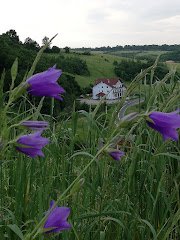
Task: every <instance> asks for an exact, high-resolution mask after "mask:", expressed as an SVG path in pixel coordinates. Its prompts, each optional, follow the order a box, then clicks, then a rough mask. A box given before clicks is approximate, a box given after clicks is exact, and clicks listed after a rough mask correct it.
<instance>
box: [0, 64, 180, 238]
mask: <svg viewBox="0 0 180 240" xmlns="http://www.w3.org/2000/svg"><path fill="white" fill-rule="evenodd" d="M155 65H156V63H155V64H154V65H153V66H152V67H151V68H149V69H147V70H145V71H144V72H142V73H140V74H139V75H138V76H137V77H136V79H135V80H134V82H133V83H132V84H131V85H130V86H129V88H128V89H127V95H128V96H130V95H133V93H134V92H137V90H138V91H139V92H140V95H141V96H140V97H141V98H144V99H145V101H144V103H143V104H139V106H138V107H137V109H138V112H139V115H138V117H137V118H136V119H133V120H132V121H125V122H122V121H120V120H118V119H117V112H118V111H119V110H120V109H121V107H122V106H123V104H124V101H125V97H124V98H123V99H122V100H121V101H120V102H119V104H118V105H117V106H116V107H115V110H114V112H113V114H111V115H108V113H107V114H106V113H104V112H100V106H97V107H96V109H95V110H94V111H91V110H90V111H89V112H85V111H80V112H77V111H76V107H75V105H74V108H73V111H72V113H71V116H69V117H68V119H67V120H66V121H64V120H63V121H62V122H61V121H59V122H55V121H54V119H53V116H52V115H49V116H47V115H46V116H44V115H42V114H40V109H41V106H42V104H43V100H42V101H41V102H40V103H39V106H34V105H32V106H31V108H30V109H29V108H27V105H28V104H29V103H28V99H27V98H26V97H24V98H22V99H19V100H18V101H17V102H16V103H15V104H14V105H13V106H11V108H10V112H11V118H9V119H8V122H10V123H11V124H10V125H13V124H16V123H17V122H20V121H21V120H23V119H25V118H27V117H28V116H35V118H38V119H40V120H43V119H46V120H48V121H49V122H50V125H51V127H50V129H49V130H48V132H47V136H48V137H49V138H50V140H51V144H50V145H48V146H47V148H46V150H45V158H36V159H30V158H28V157H26V156H24V155H22V154H20V153H17V152H16V150H15V148H12V147H11V148H8V150H7V151H6V152H5V155H4V157H3V158H2V159H1V210H0V215H1V220H0V239H2V240H3V239H12V240H16V239H24V236H25V235H26V234H27V233H28V232H31V231H32V230H33V229H34V228H35V226H37V224H38V222H40V221H41V219H42V218H43V217H44V215H45V212H46V211H47V209H48V207H49V202H50V200H51V199H55V200H56V199H58V198H59V196H60V195H61V194H62V193H63V192H64V191H66V189H67V188H68V187H69V186H70V185H71V183H72V182H73V181H74V180H75V179H76V178H77V177H78V176H80V177H79V180H78V181H77V182H75V184H74V185H73V186H72V188H71V189H70V190H69V191H68V192H67V193H66V194H64V195H63V197H62V198H61V199H60V202H59V205H61V206H69V207H70V208H71V215H70V218H69V221H70V222H71V224H72V229H71V230H70V231H67V232H62V233H60V234H58V235H57V236H53V235H51V236H48V237H47V236H45V235H43V234H40V235H38V236H36V238H34V239H36V240H42V239H46V238H47V239H64V240H67V239H68V240H70V239H72V240H74V239H79V240H82V239H85V240H86V239H90V240H95V239H100V240H105V239H106V240H111V239H117V240H132V239H133V240H145V239H157V240H166V239H172V240H176V239H177V240H178V239H179V237H180V227H179V224H180V197H179V196H180V194H179V189H180V188H179V182H180V148H179V142H178V143H176V142H172V141H166V142H163V141H162V137H161V136H160V134H159V133H157V132H155V131H154V130H152V129H150V128H149V127H148V126H147V124H146V122H145V120H144V115H143V114H145V113H146V112H147V111H148V112H149V111H152V110H158V111H163V112H169V111H173V110H175V109H177V107H179V104H180V91H179V90H180V85H179V83H177V82H174V78H173V76H174V72H170V73H169V75H167V76H166V77H165V78H164V79H162V80H161V81H159V82H156V83H155V84H151V85H146V86H143V84H142V83H143V80H144V76H145V74H146V73H147V71H150V72H151V75H152V78H153V69H154V67H155ZM168 79H171V84H166V81H167V80H168ZM142 87H143V88H142ZM141 88H142V89H141ZM14 109H18V111H17V112H15V111H14ZM50 111H51V110H50ZM128 112H131V109H128ZM51 113H52V111H51ZM9 114H10V113H9ZM20 132H22V129H21V131H20V130H19V129H18V128H17V127H16V126H15V127H13V128H12V129H11V130H10V136H11V138H12V139H13V137H14V136H16V135H17V134H19V133H20ZM117 139H118V140H117ZM119 139H120V140H121V141H120V143H119V145H118V143H117V142H119ZM107 143H108V146H110V145H111V144H112V145H114V146H117V147H119V148H120V149H121V150H123V151H125V157H124V158H122V160H121V161H120V162H117V161H114V160H113V159H111V158H110V157H109V155H108V154H107V153H106V152H102V153H101V154H99V155H98V156H97V158H96V159H95V160H94V161H92V158H93V157H94V156H95V155H96V154H97V152H98V150H100V149H101V147H102V146H103V144H107ZM90 161H92V164H91V165H90V164H89V163H90ZM88 164H89V167H88V168H87V170H86V171H84V170H83V169H84V168H86V166H87V165H88ZM32 239H33V237H32Z"/></svg>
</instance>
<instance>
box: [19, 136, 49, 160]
mask: <svg viewBox="0 0 180 240" xmlns="http://www.w3.org/2000/svg"><path fill="white" fill-rule="evenodd" d="M17 143H18V146H17V147H16V149H17V150H18V151H20V152H22V153H24V154H25V155H27V156H29V157H31V158H34V157H37V156H40V157H44V153H43V152H42V148H43V147H44V146H46V145H47V144H48V143H49V139H47V138H44V137H42V136H41V131H38V132H35V133H32V134H28V135H23V136H21V137H19V139H18V140H17Z"/></svg>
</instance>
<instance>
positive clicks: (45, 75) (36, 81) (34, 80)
mask: <svg viewBox="0 0 180 240" xmlns="http://www.w3.org/2000/svg"><path fill="white" fill-rule="evenodd" d="M61 74H62V71H61V70H59V69H56V67H55V66H54V67H52V68H49V69H48V70H47V71H44V72H41V73H37V74H35V75H33V76H32V77H30V78H28V79H27V80H26V82H27V83H28V88H27V91H28V93H29V94H31V95H33V96H41V97H43V96H46V97H53V98H56V99H58V100H63V99H62V97H61V94H63V93H65V90H64V89H63V88H62V87H61V86H60V85H59V84H58V83H57V80H58V78H59V77H60V76H61Z"/></svg>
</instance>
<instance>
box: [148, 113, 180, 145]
mask: <svg viewBox="0 0 180 240" xmlns="http://www.w3.org/2000/svg"><path fill="white" fill-rule="evenodd" d="M148 117H149V119H147V124H148V125H149V127H151V128H153V129H154V130H156V131H158V132H159V133H161V135H162V137H163V139H164V141H165V140H167V139H172V140H174V141H178V138H179V136H178V132H177V129H178V128H180V114H179V110H177V111H175V112H170V113H163V112H151V113H150V114H149V116H148Z"/></svg>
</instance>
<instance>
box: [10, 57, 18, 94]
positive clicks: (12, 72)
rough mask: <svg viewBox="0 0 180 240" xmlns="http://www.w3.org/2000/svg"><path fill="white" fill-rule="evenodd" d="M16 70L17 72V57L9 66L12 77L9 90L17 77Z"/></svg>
mask: <svg viewBox="0 0 180 240" xmlns="http://www.w3.org/2000/svg"><path fill="white" fill-rule="evenodd" d="M17 72H18V58H16V59H15V61H14V63H13V65H12V67H11V78H12V83H11V87H10V90H12V89H13V88H14V81H15V79H16V77H17Z"/></svg>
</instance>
